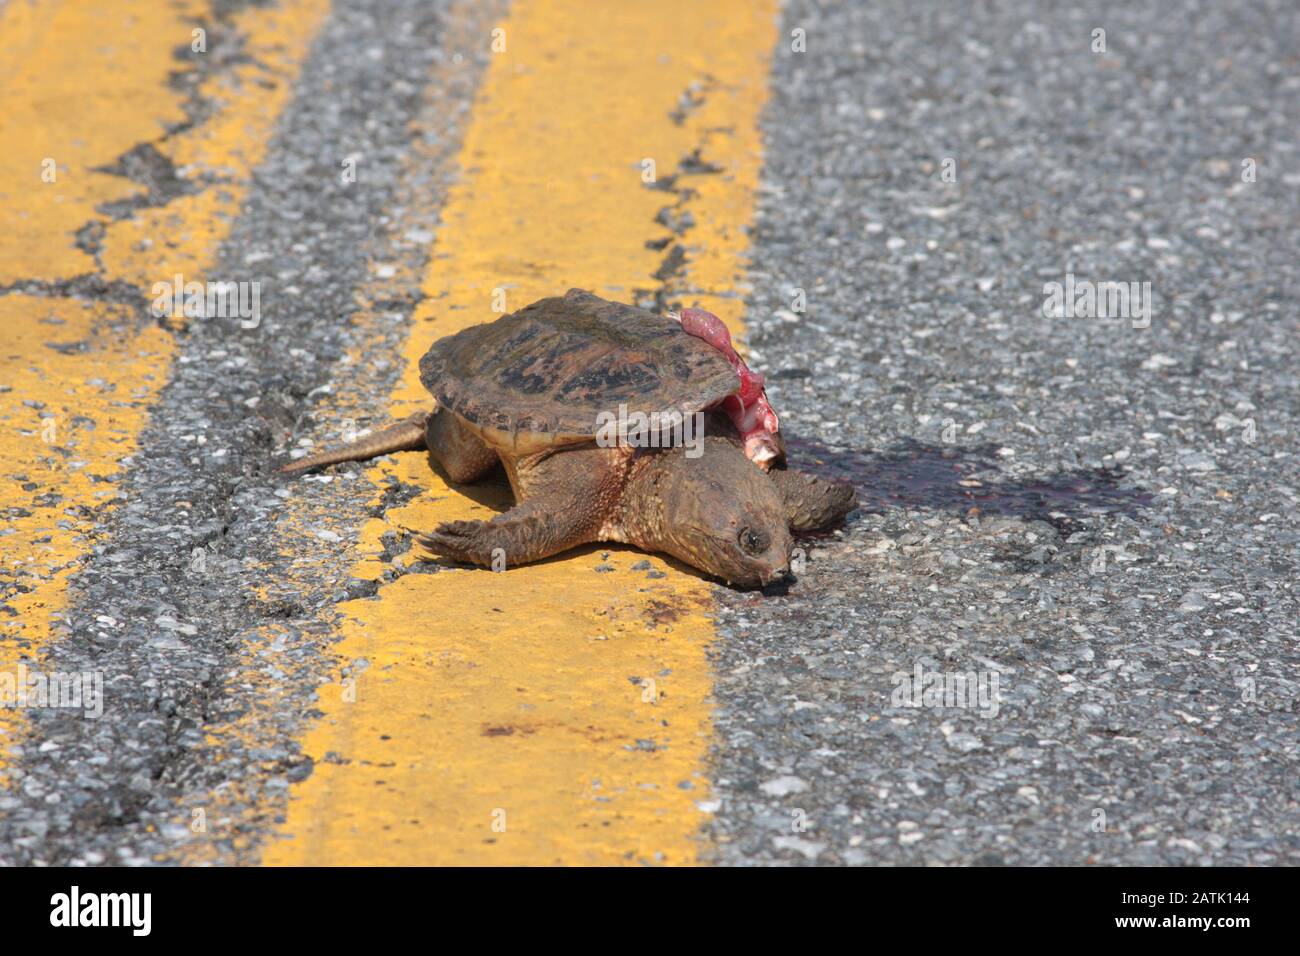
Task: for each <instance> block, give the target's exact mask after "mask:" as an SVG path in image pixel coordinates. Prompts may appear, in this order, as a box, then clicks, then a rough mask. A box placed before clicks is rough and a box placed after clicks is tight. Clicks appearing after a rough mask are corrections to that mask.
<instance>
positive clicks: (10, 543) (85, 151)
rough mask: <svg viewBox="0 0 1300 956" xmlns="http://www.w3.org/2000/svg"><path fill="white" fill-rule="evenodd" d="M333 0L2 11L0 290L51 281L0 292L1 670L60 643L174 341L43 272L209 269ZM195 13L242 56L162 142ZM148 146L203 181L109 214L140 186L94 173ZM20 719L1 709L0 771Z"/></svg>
mask: <svg viewBox="0 0 1300 956" xmlns="http://www.w3.org/2000/svg"><path fill="white" fill-rule="evenodd" d="M327 8H328V2H327V0H293V2H287V0H286V2H284V3H282V4H281V5H280V6H278V7H268V8H261V7H256V8H252V9H249V10H247V11H244V12H241V13H239V14H237V15H236V16H234V17H233V18H232V19H231V20H230V21H228V23H227V24H226V25H224V26H219V27H214V26H213V23H214V21H213V20H212V18H211V17H210V16H209V10H208V4H207V3H206V2H177V3H159V2H157V0H119V2H114V3H111V4H105V3H101V2H99V0H64V2H26V0H24V2H22V3H11V4H8V5H7V6H5V7H3V8H2V9H0V89H3V90H4V103H5V105H4V108H3V110H0V219H2V220H3V221H4V223H5V228H4V229H3V230H0V288H2V287H4V286H8V285H12V284H14V283H15V282H17V281H19V280H23V281H25V282H29V283H35V284H36V285H37V286H38V287H39V286H40V284H42V283H44V284H46V285H45V288H46V290H47V292H49V293H51V294H48V295H25V294H20V293H18V292H16V291H11V292H9V293H8V294H5V295H0V478H3V480H2V481H0V516H3V517H4V519H5V520H4V522H3V528H2V529H0V530H2V531H3V536H0V595H3V599H4V604H5V605H6V606H7V608H8V611H6V612H4V613H3V614H0V669H8V668H10V667H11V666H12V665H14V664H16V663H17V662H18V661H20V660H28V661H30V660H33V659H34V658H36V657H37V656H38V655H39V653H40V650H41V648H42V647H43V646H44V645H45V643H46V642H47V641H49V640H50V639H51V637H57V636H59V632H60V626H59V623H58V619H59V616H60V615H61V613H62V612H63V609H64V607H65V605H66V586H67V579H68V576H69V575H70V574H71V573H72V571H74V570H75V568H76V567H77V566H78V564H79V562H80V561H81V559H82V557H83V556H84V555H85V553H86V552H87V550H88V547H89V538H90V536H91V535H92V534H93V532H94V529H95V528H96V527H97V526H98V524H99V522H100V519H101V517H102V514H101V509H102V508H104V507H107V506H111V505H112V504H113V503H114V498H115V495H116V490H115V485H114V484H113V483H112V482H113V480H114V479H115V478H116V477H117V475H118V474H119V473H120V471H121V460H122V458H123V457H125V456H128V455H130V454H131V453H132V452H133V451H134V450H135V448H136V440H137V436H138V434H139V432H140V430H141V428H142V427H143V426H144V424H145V421H146V419H147V415H148V410H149V407H150V405H151V404H152V402H153V401H154V400H155V399H156V397H157V395H158V392H159V390H160V389H161V388H162V386H163V385H164V384H165V382H166V378H167V375H168V369H169V367H170V363H171V361H172V358H173V356H174V353H175V346H174V342H173V340H172V336H171V334H170V333H169V332H167V331H166V330H163V329H161V328H159V327H158V326H157V324H156V323H154V322H153V321H152V320H151V319H144V320H143V321H142V320H141V318H140V316H139V314H138V312H137V310H134V309H130V308H127V307H126V306H123V305H111V304H106V303H103V302H95V301H82V300H78V299H75V298H71V297H69V295H71V293H69V294H68V295H62V294H54V293H56V292H58V291H60V290H58V289H52V288H50V286H49V284H50V283H58V282H60V281H62V280H67V279H71V278H74V277H77V276H83V275H92V274H93V275H98V276H99V277H101V278H103V279H104V280H105V281H107V282H118V283H129V284H130V285H133V286H135V287H136V288H138V289H139V292H140V297H141V300H140V301H141V303H142V304H147V303H148V302H149V301H150V299H151V298H152V296H151V294H150V289H151V286H152V284H153V283H154V282H157V281H170V280H171V278H172V276H173V275H175V274H176V273H178V272H179V273H182V274H184V275H185V277H186V279H187V280H188V279H199V280H202V279H203V278H204V276H205V272H206V270H207V269H208V267H209V265H210V263H211V261H212V258H213V256H214V254H215V252H216V250H217V247H218V245H219V244H220V242H221V241H222V240H223V239H224V238H225V236H226V235H227V233H228V230H229V224H230V221H231V218H232V217H233V216H234V214H235V213H236V212H237V211H238V209H239V204H240V203H241V202H242V200H243V197H244V195H245V189H246V184H247V182H248V179H249V175H250V173H251V170H252V168H253V166H254V165H255V164H256V163H257V162H258V161H260V159H261V157H262V155H263V152H264V149H265V145H266V143H267V141H268V139H269V137H270V134H271V131H272V129H273V127H274V123H275V120H276V117H277V116H278V115H279V113H280V110H281V108H282V107H283V106H284V104H285V103H286V102H287V100H288V97H289V95H290V93H291V86H292V80H293V78H294V77H295V76H296V74H297V69H298V67H299V65H300V64H301V62H302V60H303V58H304V57H305V55H306V52H307V49H308V46H309V44H310V42H311V39H312V37H313V36H314V35H315V32H316V28H317V26H318V25H319V23H320V22H321V21H322V19H323V16H324V14H325V12H326V10H327ZM200 21H202V22H207V23H208V24H209V29H210V31H211V30H213V29H223V30H227V29H228V30H230V31H233V32H234V33H236V34H242V35H244V37H245V40H244V43H245V52H246V53H247V54H248V56H247V59H246V60H245V61H241V62H240V63H239V64H238V65H236V66H233V67H232V68H230V69H229V70H224V71H220V72H217V73H214V74H213V75H211V76H209V77H207V78H205V79H204V80H203V81H202V82H201V83H200V85H199V90H198V92H199V95H200V96H201V97H204V98H208V99H211V100H212V101H213V102H214V110H213V112H212V114H211V115H210V116H208V117H207V118H206V119H204V120H203V122H201V123H199V124H197V125H195V126H193V127H190V128H188V129H185V130H183V131H182V132H178V133H176V134H174V135H171V136H165V133H166V129H167V128H170V127H174V126H175V125H176V124H179V123H181V122H183V121H184V120H185V118H186V116H185V112H184V110H183V108H182V105H183V102H184V98H185V94H184V92H183V91H182V90H180V89H177V88H175V87H173V86H172V85H170V84H169V76H170V74H172V73H173V72H175V71H178V70H184V69H186V68H187V64H186V63H185V62H184V61H183V59H181V60H178V59H176V58H174V57H173V51H174V50H176V49H177V48H184V49H188V48H189V45H190V42H191V36H192V34H191V31H192V30H193V29H194V27H195V26H196V24H197V23H198V22H200ZM213 42H217V38H215V37H211V36H210V37H209V43H213ZM191 55H192V56H194V57H195V58H196V60H197V58H198V57H201V56H203V55H204V54H201V53H195V54H191ZM140 143H152V144H153V145H154V146H155V148H156V149H157V150H158V151H159V152H160V153H161V154H162V155H164V156H166V157H167V158H169V159H170V160H171V161H172V162H173V163H174V164H175V165H176V166H177V167H178V169H180V170H181V171H182V173H183V174H184V175H185V176H187V177H200V176H202V175H204V174H211V175H212V176H213V177H214V181H213V182H211V183H207V182H205V183H204V184H203V185H201V186H200V188H199V190H198V191H197V192H195V193H194V194H192V195H189V196H185V197H182V198H179V199H174V200H172V201H171V202H169V203H167V204H166V205H165V206H159V207H155V208H144V209H139V210H136V211H135V213H134V215H133V216H132V217H131V218H126V219H120V220H117V221H112V219H111V217H110V216H108V215H106V214H104V213H103V212H101V211H99V209H100V207H101V206H102V205H103V204H105V203H110V202H115V201H120V200H124V199H128V198H130V197H132V196H136V195H139V194H141V193H142V192H143V190H144V187H142V186H140V185H138V184H136V183H133V182H132V181H130V180H128V179H126V178H123V177H121V176H115V175H112V174H109V173H105V172H102V171H99V170H101V169H102V168H104V167H109V166H112V165H113V164H114V163H115V162H116V161H117V160H118V158H119V157H120V156H121V155H122V154H124V153H126V152H128V151H129V150H131V149H132V148H133V147H135V146H136V145H137V144H140ZM47 159H48V160H52V162H53V165H52V167H51V166H48V165H46V163H45V161H46V160H47ZM51 168H52V169H53V176H52V177H51V176H50V175H49V171H50V169H51ZM90 223H96V224H98V225H99V226H101V227H102V235H101V237H100V240H99V250H98V251H99V261H98V262H97V261H96V257H95V256H94V255H93V254H92V252H91V251H88V250H87V249H83V248H80V247H79V246H78V244H77V242H76V235H75V234H76V233H77V231H78V230H80V229H81V228H82V227H83V226H86V225H87V224H90ZM16 718H17V715H16V714H15V712H13V711H10V710H0V767H2V766H3V763H4V760H5V756H6V751H7V749H8V746H7V745H8V744H9V743H11V742H13V740H15V739H16V738H17V737H18V732H19V725H18V723H17V719H16Z"/></svg>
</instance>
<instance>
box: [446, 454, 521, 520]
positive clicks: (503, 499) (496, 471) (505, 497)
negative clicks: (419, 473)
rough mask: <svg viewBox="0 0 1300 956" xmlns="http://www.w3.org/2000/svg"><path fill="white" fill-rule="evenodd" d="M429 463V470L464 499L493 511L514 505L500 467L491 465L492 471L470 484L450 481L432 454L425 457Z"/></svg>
mask: <svg viewBox="0 0 1300 956" xmlns="http://www.w3.org/2000/svg"><path fill="white" fill-rule="evenodd" d="M426 457H427V460H428V462H429V470H430V471H432V472H433V473H434V474H435V475H437V476H438V477H439V478H441V479H442V481H443V484H445V485H446V486H447V487H448V488H450V489H451V490H452V491H454V492H456V494H458V495H464V496H465V497H466V498H468V499H470V500H471V501H473V502H475V503H476V504H480V505H482V506H483V507H484V508H491V509H492V510H493V511H508V510H510V509H511V508H513V507H514V505H515V496H514V492H513V490H512V489H511V488H510V482H509V481H507V480H506V470H505V468H504V467H503V466H501V465H499V464H498V465H493V466H492V470H491V471H489V472H488V473H487V474H485V475H483V476H482V477H480V478H478V479H476V480H475V481H473V482H471V483H461V482H459V481H452V480H451V477H450V476H449V475H448V474H447V472H446V469H444V468H443V467H442V464H441V463H440V462H439V461H438V459H437V458H435V457H434V456H433V452H429V453H428V455H427V456H426Z"/></svg>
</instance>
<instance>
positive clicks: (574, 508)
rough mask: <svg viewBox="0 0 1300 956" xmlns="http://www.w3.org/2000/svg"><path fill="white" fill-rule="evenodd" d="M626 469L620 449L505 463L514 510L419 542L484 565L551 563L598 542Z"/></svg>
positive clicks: (451, 525)
mask: <svg viewBox="0 0 1300 956" xmlns="http://www.w3.org/2000/svg"><path fill="white" fill-rule="evenodd" d="M626 468H627V458H626V455H625V454H621V453H620V452H619V450H618V449H605V448H594V447H593V448H576V449H562V450H560V451H559V452H557V453H551V452H541V453H538V454H534V455H526V456H524V457H521V458H519V459H518V460H516V461H514V462H507V472H509V473H511V477H512V481H511V483H512V484H513V485H514V486H515V489H516V493H517V494H518V496H519V503H518V504H517V505H515V507H513V508H511V509H510V510H509V511H507V512H505V513H504V514H500V515H497V516H496V517H495V518H493V519H492V520H491V521H450V522H448V523H446V524H443V525H439V526H438V527H437V528H435V529H434V530H433V531H432V532H431V533H429V534H427V535H421V536H420V537H419V539H418V540H419V542H420V543H421V544H422V545H424V547H426V548H428V549H429V550H430V551H432V552H433V553H435V554H440V555H443V556H444V557H448V558H452V559H454V560H457V561H463V562H466V563H468V564H477V565H479V566H480V567H492V568H496V567H501V565H502V562H504V564H505V566H513V565H516V564H527V563H528V562H530V561H540V560H541V559H542V558H549V557H550V556H551V555H553V554H559V553H560V552H561V551H567V550H568V549H569V548H574V547H577V546H578V545H580V544H588V543H589V542H592V541H596V540H598V538H599V535H600V529H601V526H602V525H603V524H604V523H605V520H606V519H607V518H608V517H609V515H608V512H609V510H610V508H611V506H612V504H613V503H614V502H615V501H616V500H617V497H618V491H619V489H620V488H621V483H622V475H623V473H624V472H625V471H626Z"/></svg>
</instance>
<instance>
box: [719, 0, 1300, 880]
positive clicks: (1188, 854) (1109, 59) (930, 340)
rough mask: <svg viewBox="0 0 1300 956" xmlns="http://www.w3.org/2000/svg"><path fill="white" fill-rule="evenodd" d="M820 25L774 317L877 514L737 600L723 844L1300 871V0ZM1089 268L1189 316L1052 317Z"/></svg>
mask: <svg viewBox="0 0 1300 956" xmlns="http://www.w3.org/2000/svg"><path fill="white" fill-rule="evenodd" d="M796 28H802V29H804V30H805V31H806V35H807V38H808V40H807V52H806V53H803V54H796V53H792V52H788V51H786V50H780V51H778V56H777V59H776V64H775V78H774V83H773V86H774V96H773V100H772V102H771V105H770V108H769V110H768V111H767V114H766V120H765V130H766V141H767V150H768V151H767V157H766V168H765V176H764V181H765V186H764V196H763V203H762V208H761V214H760V218H759V223H758V227H757V230H756V232H755V241H756V249H755V254H754V263H753V276H752V279H753V281H754V284H755V291H754V293H753V295H752V297H751V301H750V309H749V322H750V323H751V329H753V330H754V331H753V336H752V342H753V344H754V346H755V348H756V353H757V356H758V357H759V361H758V362H757V364H758V365H759V366H762V367H765V368H767V369H768V371H769V375H770V377H771V378H772V379H773V381H772V384H771V387H770V389H769V395H770V396H771V398H772V401H773V403H774V405H775V407H776V408H777V409H779V410H781V411H782V412H783V415H784V418H783V428H785V429H787V430H788V431H790V432H791V433H797V434H800V435H802V436H803V437H804V438H806V439H809V440H811V441H812V442H816V443H820V445H821V446H824V447H823V448H818V447H812V448H805V449H804V452H805V459H806V458H807V457H808V456H817V455H820V457H821V458H822V460H824V461H825V462H826V463H827V466H828V467H829V468H831V469H832V470H835V471H838V472H840V473H842V474H845V475H851V476H854V477H855V478H856V480H857V481H858V483H859V485H860V487H861V488H862V491H863V494H864V499H865V503H864V508H863V510H862V512H861V513H859V514H857V515H855V516H854V518H853V520H852V521H851V522H850V526H849V527H848V528H847V529H846V530H845V531H844V532H843V533H840V534H836V535H834V536H831V537H829V538H825V539H822V540H819V541H815V542H808V543H807V548H808V551H809V560H808V565H807V569H806V571H805V573H804V574H803V575H802V576H801V578H800V580H799V581H798V582H797V583H796V584H795V585H794V586H793V587H792V589H791V591H790V594H789V595H788V596H787V597H786V598H785V599H783V600H780V601H771V600H764V599H761V598H754V597H748V596H735V595H730V596H727V597H725V598H724V600H725V603H726V605H727V610H726V612H725V614H724V616H723V619H722V633H723V637H722V639H721V640H720V641H718V643H717V646H716V664H717V668H718V675H719V676H718V680H719V684H718V698H719V715H718V719H717V727H718V731H719V742H718V745H717V749H716V752H715V755H714V762H715V775H716V778H717V781H718V783H717V786H718V793H717V800H718V804H719V805H718V807H717V809H716V812H715V813H714V815H713V826H712V831H713V835H714V837H715V838H716V839H717V840H718V841H719V845H720V849H719V851H718V859H719V861H720V862H723V863H730V864H758V863H795V864H800V863H811V862H816V863H819V864H836V863H849V864H886V863H898V864H936V863H938V864H955V863H988V864H998V863H1006V864H1086V863H1095V864H1119V863H1130V864H1208V863H1219V864H1291V865H1294V864H1296V863H1297V862H1300V835H1298V833H1300V810H1298V808H1297V802H1296V800H1297V797H1296V791H1297V780H1298V779H1300V773H1298V767H1300V733H1298V730H1300V722H1298V719H1297V697H1298V696H1300V682H1298V678H1300V670H1298V669H1297V664H1298V663H1300V648H1298V647H1297V641H1298V639H1300V623H1298V622H1300V607H1298V603H1300V602H1298V601H1297V594H1296V578H1297V564H1298V558H1300V534H1298V533H1297V507H1296V505H1297V494H1300V492H1298V491H1297V487H1298V485H1300V462H1298V461H1297V451H1298V450H1300V443H1298V442H1297V427H1298V426H1300V397H1298V396H1300V392H1298V390H1297V386H1300V375H1298V373H1297V362H1296V344H1297V341H1298V333H1300V322H1298V321H1297V305H1296V302H1297V297H1296V292H1297V277H1298V275H1300V248H1298V246H1300V242H1298V241H1297V222H1300V190H1298V189H1297V186H1300V162H1298V160H1300V157H1298V156H1297V130H1300V109H1298V108H1297V105H1298V104H1297V99H1298V97H1300V72H1298V71H1297V69H1296V65H1297V62H1296V50H1297V46H1296V41H1297V20H1296V8H1295V6H1294V5H1293V4H1289V3H1285V2H1231V3H1200V4H1194V3H1168V2H1161V3H1156V2H1136V3H1128V4H1104V3H1096V2H1082V3H1069V4H1042V3H1032V2H1027V0H1025V2H1019V0H1018V2H988V3H985V2H978V3H977V2H956V3H943V4H917V3H915V2H894V0H880V2H872V3H862V4H815V3H808V2H804V0H796V2H793V3H791V4H790V5H789V6H788V7H787V9H786V11H785V15H784V25H783V35H784V36H786V37H789V36H790V35H791V31H792V30H795V29H796ZM1095 28H1103V29H1105V31H1106V47H1107V49H1106V52H1105V53H1094V52H1092V50H1091V43H1092V31H1093V30H1094V29H1095ZM947 158H951V159H953V160H955V166H954V167H953V168H955V170H956V182H945V181H944V180H943V171H944V160H945V159H947ZM1245 158H1253V159H1254V160H1255V161H1256V170H1257V176H1256V181H1255V182H1253V183H1246V182H1242V180H1241V172H1242V167H1241V162H1242V160H1243V159H1245ZM1067 272H1072V273H1074V274H1075V277H1076V280H1084V279H1088V280H1092V281H1103V280H1105V281H1123V282H1131V281H1136V282H1143V281H1146V282H1150V283H1151V287H1152V290H1153V292H1154V296H1155V298H1154V307H1153V310H1152V313H1151V316H1150V325H1149V328H1145V329H1143V328H1134V322H1133V321H1130V320H1128V319H1122V318H1064V317H1061V318H1056V317H1053V318H1047V317H1045V315H1044V312H1043V303H1044V298H1045V296H1044V288H1043V287H1044V283H1048V282H1053V281H1056V282H1061V283H1064V282H1065V274H1066V273H1067ZM795 289H803V290H805V292H806V298H807V310H806V312H804V313H800V312H798V311H796V310H794V309H792V308H791V301H792V298H793V296H794V294H795V293H794V290H795ZM1137 324H1138V325H1139V326H1140V325H1142V324H1144V323H1143V322H1142V320H1141V319H1138V321H1137ZM972 481H974V482H979V484H978V485H972V484H969V483H970V482H972ZM959 482H967V484H959ZM1102 549H1108V550H1105V551H1104V555H1105V557H1104V559H1102V557H1101V555H1102V553H1103V552H1102ZM918 666H919V667H920V668H921V670H922V673H923V674H925V673H930V672H933V673H936V674H939V675H957V674H966V673H971V674H974V676H975V678H976V679H977V680H981V679H982V680H985V681H987V683H985V684H984V686H985V687H986V688H989V689H990V690H991V688H992V683H991V681H992V675H993V674H994V673H996V674H997V680H998V688H997V689H998V691H999V693H998V700H999V701H1000V706H999V707H998V708H997V709H996V715H994V712H993V708H991V707H980V706H978V705H979V703H980V701H979V700H978V699H976V700H975V701H974V702H973V703H975V704H976V706H975V707H971V706H955V705H957V704H958V703H965V704H967V705H969V704H970V703H972V701H971V700H970V699H969V698H965V699H951V700H949V701H947V703H950V704H953V705H954V706H937V704H938V701H935V700H931V701H929V704H932V705H935V706H927V705H926V704H927V702H926V701H925V700H924V699H922V700H921V703H922V705H923V706H920V707H910V706H906V704H907V700H906V699H904V698H899V697H897V696H896V689H897V688H899V687H900V686H904V687H905V686H908V685H904V684H902V683H901V682H900V681H896V680H895V675H897V674H900V673H901V672H902V673H906V674H908V675H915V673H916V669H917V667H918Z"/></svg>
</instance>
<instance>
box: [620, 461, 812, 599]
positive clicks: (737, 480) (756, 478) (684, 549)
mask: <svg viewBox="0 0 1300 956" xmlns="http://www.w3.org/2000/svg"><path fill="white" fill-rule="evenodd" d="M627 495H628V500H627V501H626V502H625V505H627V506H628V511H627V512H626V513H628V516H629V520H628V522H627V524H628V526H629V529H630V530H632V531H633V534H632V535H631V539H632V540H633V541H634V542H635V543H637V544H640V545H642V546H643V547H646V548H649V549H652V550H656V551H665V552H667V553H668V554H671V555H672V556H673V557H675V558H678V559H680V560H682V561H685V562H686V563H687V564H691V565H694V566H695V567H697V568H700V569H701V570H703V571H706V572H708V573H709V574H712V575H715V576H716V577H719V578H721V579H722V580H724V581H726V582H727V583H728V584H731V585H733V586H736V587H744V588H757V587H762V586H763V585H765V584H770V583H772V582H773V581H777V580H780V579H782V578H784V577H785V576H786V575H787V574H788V572H789V567H790V552H791V550H792V549H793V547H794V541H793V539H792V538H791V537H790V529H789V527H788V525H787V519H786V513H785V506H784V504H783V502H782V499H781V497H780V495H779V493H778V492H777V489H776V486H775V485H774V484H772V480H771V479H770V478H769V477H768V476H767V473H766V472H764V471H763V470H762V469H761V468H759V467H757V466H756V465H755V464H754V463H753V462H751V461H750V460H749V459H747V458H746V457H745V454H744V452H743V451H741V450H740V448H738V447H737V446H736V445H735V444H733V443H732V442H729V441H727V440H726V439H723V438H717V437H710V438H706V439H705V443H704V449H703V452H702V454H699V455H698V456H697V457H693V458H692V457H688V456H687V455H686V454H684V450H683V449H681V448H675V449H668V450H665V451H662V452H658V453H656V454H655V455H653V456H652V458H651V460H650V461H648V462H647V467H645V468H644V469H642V471H641V473H640V474H639V475H638V477H637V478H636V479H635V480H634V481H633V482H632V483H631V484H630V485H629V487H628V490H627Z"/></svg>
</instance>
